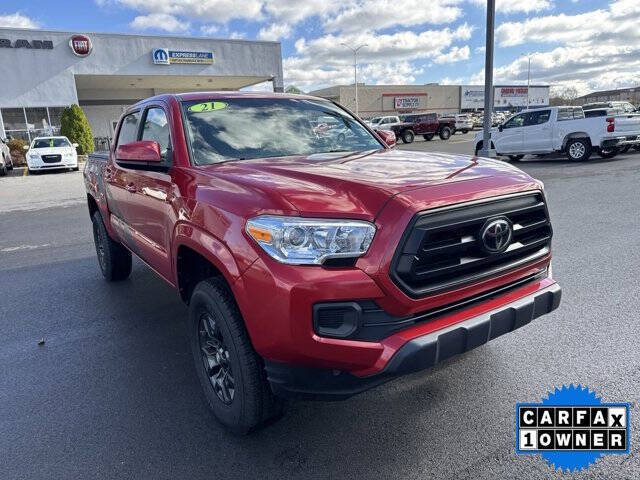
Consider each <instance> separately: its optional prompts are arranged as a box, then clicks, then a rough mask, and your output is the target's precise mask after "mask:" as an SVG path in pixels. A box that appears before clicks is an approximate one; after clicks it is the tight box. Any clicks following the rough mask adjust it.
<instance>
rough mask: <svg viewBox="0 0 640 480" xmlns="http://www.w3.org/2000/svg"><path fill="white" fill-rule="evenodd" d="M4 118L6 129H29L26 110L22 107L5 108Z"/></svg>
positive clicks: (3, 111) (3, 110)
mask: <svg viewBox="0 0 640 480" xmlns="http://www.w3.org/2000/svg"><path fill="white" fill-rule="evenodd" d="M2 120H3V121H4V129H5V130H26V129H27V124H26V123H25V119H24V110H23V109H22V108H3V109H2Z"/></svg>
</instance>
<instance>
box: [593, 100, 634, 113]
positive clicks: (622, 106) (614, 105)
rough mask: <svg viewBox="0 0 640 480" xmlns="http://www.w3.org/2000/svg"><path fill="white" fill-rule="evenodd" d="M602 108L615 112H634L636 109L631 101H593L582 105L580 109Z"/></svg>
mask: <svg viewBox="0 0 640 480" xmlns="http://www.w3.org/2000/svg"><path fill="white" fill-rule="evenodd" d="M602 108H608V109H611V110H614V111H615V112H616V113H635V112H637V111H638V109H637V108H636V107H635V106H634V105H633V104H632V103H631V102H593V103H586V104H584V105H583V106H582V110H584V111H585V112H587V111H588V110H597V109H602Z"/></svg>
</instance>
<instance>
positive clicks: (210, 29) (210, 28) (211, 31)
mask: <svg viewBox="0 0 640 480" xmlns="http://www.w3.org/2000/svg"><path fill="white" fill-rule="evenodd" d="M219 31H220V27H219V26H218V25H214V24H211V25H202V26H201V27H200V33H201V34H202V35H205V36H211V35H215V34H216V33H218V32H219Z"/></svg>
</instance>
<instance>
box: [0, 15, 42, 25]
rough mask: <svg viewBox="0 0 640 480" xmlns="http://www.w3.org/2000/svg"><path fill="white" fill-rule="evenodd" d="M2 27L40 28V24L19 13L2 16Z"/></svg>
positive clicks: (0, 16) (0, 17) (0, 20)
mask: <svg viewBox="0 0 640 480" xmlns="http://www.w3.org/2000/svg"><path fill="white" fill-rule="evenodd" d="M0 27H8V28H38V27H40V24H39V23H38V22H36V21H35V20H33V19H31V18H29V17H26V16H24V15H22V14H21V13H19V12H16V13H10V14H7V15H0Z"/></svg>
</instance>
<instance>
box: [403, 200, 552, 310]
mask: <svg viewBox="0 0 640 480" xmlns="http://www.w3.org/2000/svg"><path fill="white" fill-rule="evenodd" d="M496 220H501V221H502V222H499V223H501V224H502V225H503V226H504V225H505V223H504V222H506V224H508V225H509V228H510V229H511V231H512V234H511V238H510V239H509V241H507V243H506V244H505V245H504V246H502V248H501V249H498V251H497V252H494V251H491V250H495V248H490V247H495V246H496V245H495V244H490V243H491V242H489V244H488V243H487V242H485V240H484V239H483V238H482V236H483V233H484V232H485V230H486V229H487V228H489V227H490V226H491V225H492V224H494V223H495V222H494V221H496ZM551 237H552V230H551V224H550V222H549V214H548V211H547V207H546V204H545V200H544V197H543V195H542V194H541V193H539V192H535V193H527V194H519V195H513V196H508V197H498V198H495V199H488V200H486V201H482V202H481V203H475V202H474V203H471V204H469V203H467V204H463V205H460V206H454V207H445V208H443V209H435V210H431V211H427V212H423V213H420V214H418V215H417V216H416V217H414V219H413V220H412V221H411V223H410V224H409V227H408V228H407V231H406V232H405V234H404V236H403V238H402V240H401V242H400V245H399V246H398V249H397V251H396V253H395V255H394V259H393V262H392V264H391V272H390V274H391V277H392V279H393V280H394V282H395V283H396V284H397V285H398V286H399V287H400V288H401V289H402V290H403V291H404V292H405V293H406V294H407V295H409V296H411V297H414V298H415V297H422V296H426V295H429V294H434V293H439V292H441V291H444V290H449V289H453V288H457V287H461V286H464V285H468V284H471V283H474V282H477V281H480V280H482V279H485V278H487V277H491V276H494V275H497V274H499V273H502V272H505V271H508V270H511V269H515V268H518V267H521V266H524V265H526V264H528V263H531V262H534V261H536V260H538V259H540V258H542V257H544V256H546V255H547V254H548V253H549V252H550V249H551ZM485 238H486V239H487V240H490V237H489V236H488V235H485Z"/></svg>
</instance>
